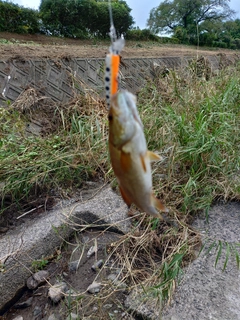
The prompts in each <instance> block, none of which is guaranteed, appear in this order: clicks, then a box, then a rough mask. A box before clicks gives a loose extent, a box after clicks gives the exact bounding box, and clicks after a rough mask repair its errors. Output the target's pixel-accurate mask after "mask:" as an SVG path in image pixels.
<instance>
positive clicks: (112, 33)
mask: <svg viewBox="0 0 240 320" xmlns="http://www.w3.org/2000/svg"><path fill="white" fill-rule="evenodd" d="M108 9H109V18H110V33H109V35H110V38H111V42H112V43H113V42H115V41H116V40H117V35H116V29H115V27H114V23H113V13H112V4H111V0H108Z"/></svg>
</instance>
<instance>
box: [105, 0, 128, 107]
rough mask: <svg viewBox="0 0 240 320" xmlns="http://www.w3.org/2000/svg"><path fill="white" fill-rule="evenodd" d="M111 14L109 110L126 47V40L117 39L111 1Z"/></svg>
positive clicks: (107, 71) (106, 73)
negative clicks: (121, 57) (122, 54)
mask: <svg viewBox="0 0 240 320" xmlns="http://www.w3.org/2000/svg"><path fill="white" fill-rule="evenodd" d="M109 13H110V20H111V21H110V23H111V26H110V38H111V42H112V44H111V46H110V48H109V54H107V56H106V60H105V62H106V69H105V90H106V100H107V106H108V109H110V101H111V97H112V96H113V95H114V94H115V93H117V91H118V74H119V65H120V56H119V54H120V52H121V50H122V49H123V47H124V44H125V41H124V39H121V38H119V39H117V37H116V30H115V27H114V25H113V18H112V10H111V3H110V1H109Z"/></svg>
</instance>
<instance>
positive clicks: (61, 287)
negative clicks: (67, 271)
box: [48, 282, 67, 303]
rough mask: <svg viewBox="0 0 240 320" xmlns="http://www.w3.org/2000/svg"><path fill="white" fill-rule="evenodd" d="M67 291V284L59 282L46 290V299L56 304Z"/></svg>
mask: <svg viewBox="0 0 240 320" xmlns="http://www.w3.org/2000/svg"><path fill="white" fill-rule="evenodd" d="M66 291H67V284H66V283H65V282H59V283H56V284H54V285H53V286H52V287H50V288H49V290H48V297H49V298H50V299H51V300H52V301H53V302H54V303H58V302H59V301H60V300H61V299H62V298H64V296H65V295H64V294H65V292H66Z"/></svg>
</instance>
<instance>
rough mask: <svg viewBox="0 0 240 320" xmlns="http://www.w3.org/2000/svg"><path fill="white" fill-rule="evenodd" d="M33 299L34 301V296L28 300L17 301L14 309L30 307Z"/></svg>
mask: <svg viewBox="0 0 240 320" xmlns="http://www.w3.org/2000/svg"><path fill="white" fill-rule="evenodd" d="M32 301H33V297H30V298H29V299H27V300H26V301H23V302H19V303H16V304H15V305H14V309H25V308H28V307H30V306H31V305H32Z"/></svg>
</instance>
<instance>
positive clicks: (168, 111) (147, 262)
mask: <svg viewBox="0 0 240 320" xmlns="http://www.w3.org/2000/svg"><path fill="white" fill-rule="evenodd" d="M22 105H23V104H22ZM239 106H240V66H239V65H238V66H236V67H234V68H229V69H225V70H222V71H220V72H219V73H218V74H217V75H214V76H212V77H210V79H209V80H208V81H206V80H205V79H203V78H198V77H197V76H196V75H195V73H194V72H193V71H192V70H191V69H189V70H186V69H185V70H180V71H178V72H177V71H171V72H170V73H169V74H168V75H167V76H166V77H161V76H160V77H157V78H155V80H154V81H149V82H148V83H147V84H146V86H145V87H144V88H143V89H142V90H141V92H140V94H139V95H138V107H139V112H140V116H141V118H142V120H143V123H144V128H145V134H146V138H147V142H148V147H149V149H150V150H152V151H158V152H159V153H160V154H161V155H162V156H163V158H164V160H163V161H160V162H157V163H155V164H154V165H153V184H154V191H155V193H156V194H157V195H158V196H159V197H160V198H161V199H163V201H164V203H165V204H166V205H167V207H169V208H170V215H171V217H172V218H173V219H174V220H176V221H177V222H178V224H179V226H178V227H177V228H176V227H174V226H171V227H170V226H168V225H164V224H162V223H159V221H158V220H156V219H152V218H151V217H146V216H144V215H143V216H142V215H140V216H137V217H136V218H135V219H133V225H134V226H135V227H133V230H132V231H131V232H130V233H129V234H127V235H125V236H123V237H122V238H121V239H120V240H119V242H118V243H116V244H114V245H113V246H112V248H111V250H112V254H113V256H114V257H115V258H114V259H115V261H116V265H117V267H119V266H120V267H121V269H122V270H123V274H124V278H123V281H126V282H127V283H128V285H129V286H130V287H134V286H135V285H139V284H141V286H142V287H144V289H145V290H148V289H150V291H151V292H153V293H154V295H156V296H158V298H159V299H160V300H168V299H169V297H171V294H172V292H173V291H174V288H175V286H176V282H177V281H178V280H179V279H180V277H181V272H182V268H183V266H185V265H186V264H187V263H188V262H189V261H191V260H192V259H193V258H194V257H195V250H196V248H197V246H199V242H200V241H199V235H198V233H197V232H196V231H194V230H192V229H191V227H189V225H188V222H189V218H191V216H193V215H195V214H196V213H198V212H199V211H204V212H205V213H206V215H207V213H208V210H209V208H210V206H211V205H212V204H213V203H214V202H215V201H217V200H218V199H222V200H231V199H235V200H236V199H237V200H238V199H239V194H240V178H239V169H240V168H239V167H240V126H239V123H240V108H239ZM52 108H53V109H52V110H53V113H52V114H51V117H49V119H54V121H55V122H56V123H57V126H55V127H54V126H53V129H52V130H51V132H50V133H49V134H47V135H45V136H44V137H41V136H37V137H36V136H33V135H30V136H29V135H26V133H25V123H26V121H29V118H30V116H31V115H32V111H31V108H28V109H27V110H22V109H21V105H20V108H19V107H17V108H16V107H14V106H13V107H12V108H8V109H1V110H0V112H1V126H0V137H1V142H0V144H1V148H0V182H2V185H3V188H2V195H1V197H2V200H3V199H4V197H5V196H6V195H11V197H12V199H13V201H15V202H20V200H21V199H27V198H28V197H29V196H30V194H32V193H33V192H39V190H40V191H45V192H50V191H51V190H52V189H54V190H58V189H64V190H65V191H66V193H71V191H72V190H74V189H76V188H78V187H79V186H80V185H81V183H82V181H84V180H87V179H91V178H98V177H104V179H105V180H108V181H112V180H113V178H114V176H113V174H112V171H111V167H110V163H109V157H108V150H107V133H108V130H107V113H106V110H105V106H104V105H103V103H102V101H101V100H100V99H99V100H96V99H94V98H91V97H85V98H83V97H79V98H78V99H76V100H75V101H74V102H72V103H71V104H69V105H68V106H65V107H63V106H62V107H60V106H58V107H57V106H55V107H52ZM45 111H46V110H45V109H44V112H45ZM56 128H57V129H56ZM36 190H37V191H36ZM2 204H4V201H2ZM3 209H4V206H2V210H3ZM213 245H214V246H215V247H216V251H217V254H216V264H217V263H218V260H219V256H220V255H221V252H222V247H226V248H227V255H226V260H225V263H224V266H223V269H225V268H226V265H227V262H228V258H229V255H230V254H234V255H235V256H236V261H237V265H238V266H239V254H238V251H237V250H236V248H235V247H234V248H233V247H232V246H230V245H229V244H227V243H222V242H220V241H218V240H217V239H216V240H214V241H213ZM107 294H109V292H108V293H107Z"/></svg>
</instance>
